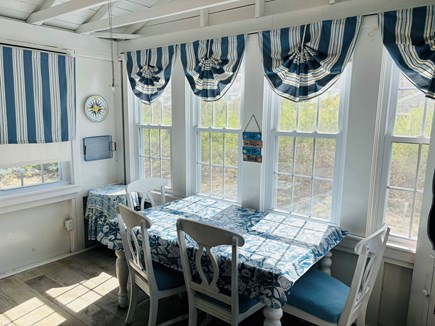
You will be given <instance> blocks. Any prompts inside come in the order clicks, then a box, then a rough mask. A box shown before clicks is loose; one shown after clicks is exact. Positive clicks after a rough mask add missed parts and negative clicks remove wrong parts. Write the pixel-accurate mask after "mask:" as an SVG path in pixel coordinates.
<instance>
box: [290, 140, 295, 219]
mask: <svg viewBox="0 0 435 326" xmlns="http://www.w3.org/2000/svg"><path fill="white" fill-rule="evenodd" d="M295 170H296V138H295V137H293V162H292V177H291V180H292V181H291V185H292V189H291V195H290V213H291V212H292V211H293V202H294V196H295Z"/></svg>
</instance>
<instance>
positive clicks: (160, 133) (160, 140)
mask: <svg viewBox="0 0 435 326" xmlns="http://www.w3.org/2000/svg"><path fill="white" fill-rule="evenodd" d="M162 111H163V110H162ZM161 113H162V114H163V112H161ZM159 153H160V157H159V161H160V174H159V177H160V178H161V177H162V175H163V174H162V172H163V170H162V166H163V155H162V153H163V147H162V130H161V129H159Z"/></svg>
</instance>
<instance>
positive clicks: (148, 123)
mask: <svg viewBox="0 0 435 326" xmlns="http://www.w3.org/2000/svg"><path fill="white" fill-rule="evenodd" d="M134 101H135V105H136V108H137V111H138V113H139V114H138V120H139V122H138V128H139V166H140V168H139V177H140V178H148V177H158V178H165V179H167V180H168V186H169V188H172V181H171V131H172V102H171V83H169V84H168V85H167V87H166V88H165V90H164V91H163V94H162V95H161V96H159V97H158V98H157V99H156V100H155V101H154V102H153V103H151V105H147V104H144V103H142V102H141V101H140V99H139V98H137V97H135V96H134Z"/></svg>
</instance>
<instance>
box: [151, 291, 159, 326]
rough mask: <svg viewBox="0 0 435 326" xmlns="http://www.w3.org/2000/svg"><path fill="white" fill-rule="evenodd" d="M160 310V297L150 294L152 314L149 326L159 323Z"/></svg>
mask: <svg viewBox="0 0 435 326" xmlns="http://www.w3.org/2000/svg"><path fill="white" fill-rule="evenodd" d="M158 311H159V299H158V298H156V296H154V295H151V296H150V312H149V313H150V316H149V318H148V326H156V325H157V312H158Z"/></svg>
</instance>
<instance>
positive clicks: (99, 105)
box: [85, 95, 109, 122]
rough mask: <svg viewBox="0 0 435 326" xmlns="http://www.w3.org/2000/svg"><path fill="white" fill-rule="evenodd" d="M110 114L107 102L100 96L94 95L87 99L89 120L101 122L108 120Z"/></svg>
mask: <svg viewBox="0 0 435 326" xmlns="http://www.w3.org/2000/svg"><path fill="white" fill-rule="evenodd" d="M108 113H109V108H108V107H107V103H106V100H105V99H104V98H103V97H102V96H99V95H92V96H89V97H88V98H87V99H86V103H85V114H86V117H88V119H89V120H91V121H93V122H100V121H103V120H104V119H106V117H107V114H108Z"/></svg>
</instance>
